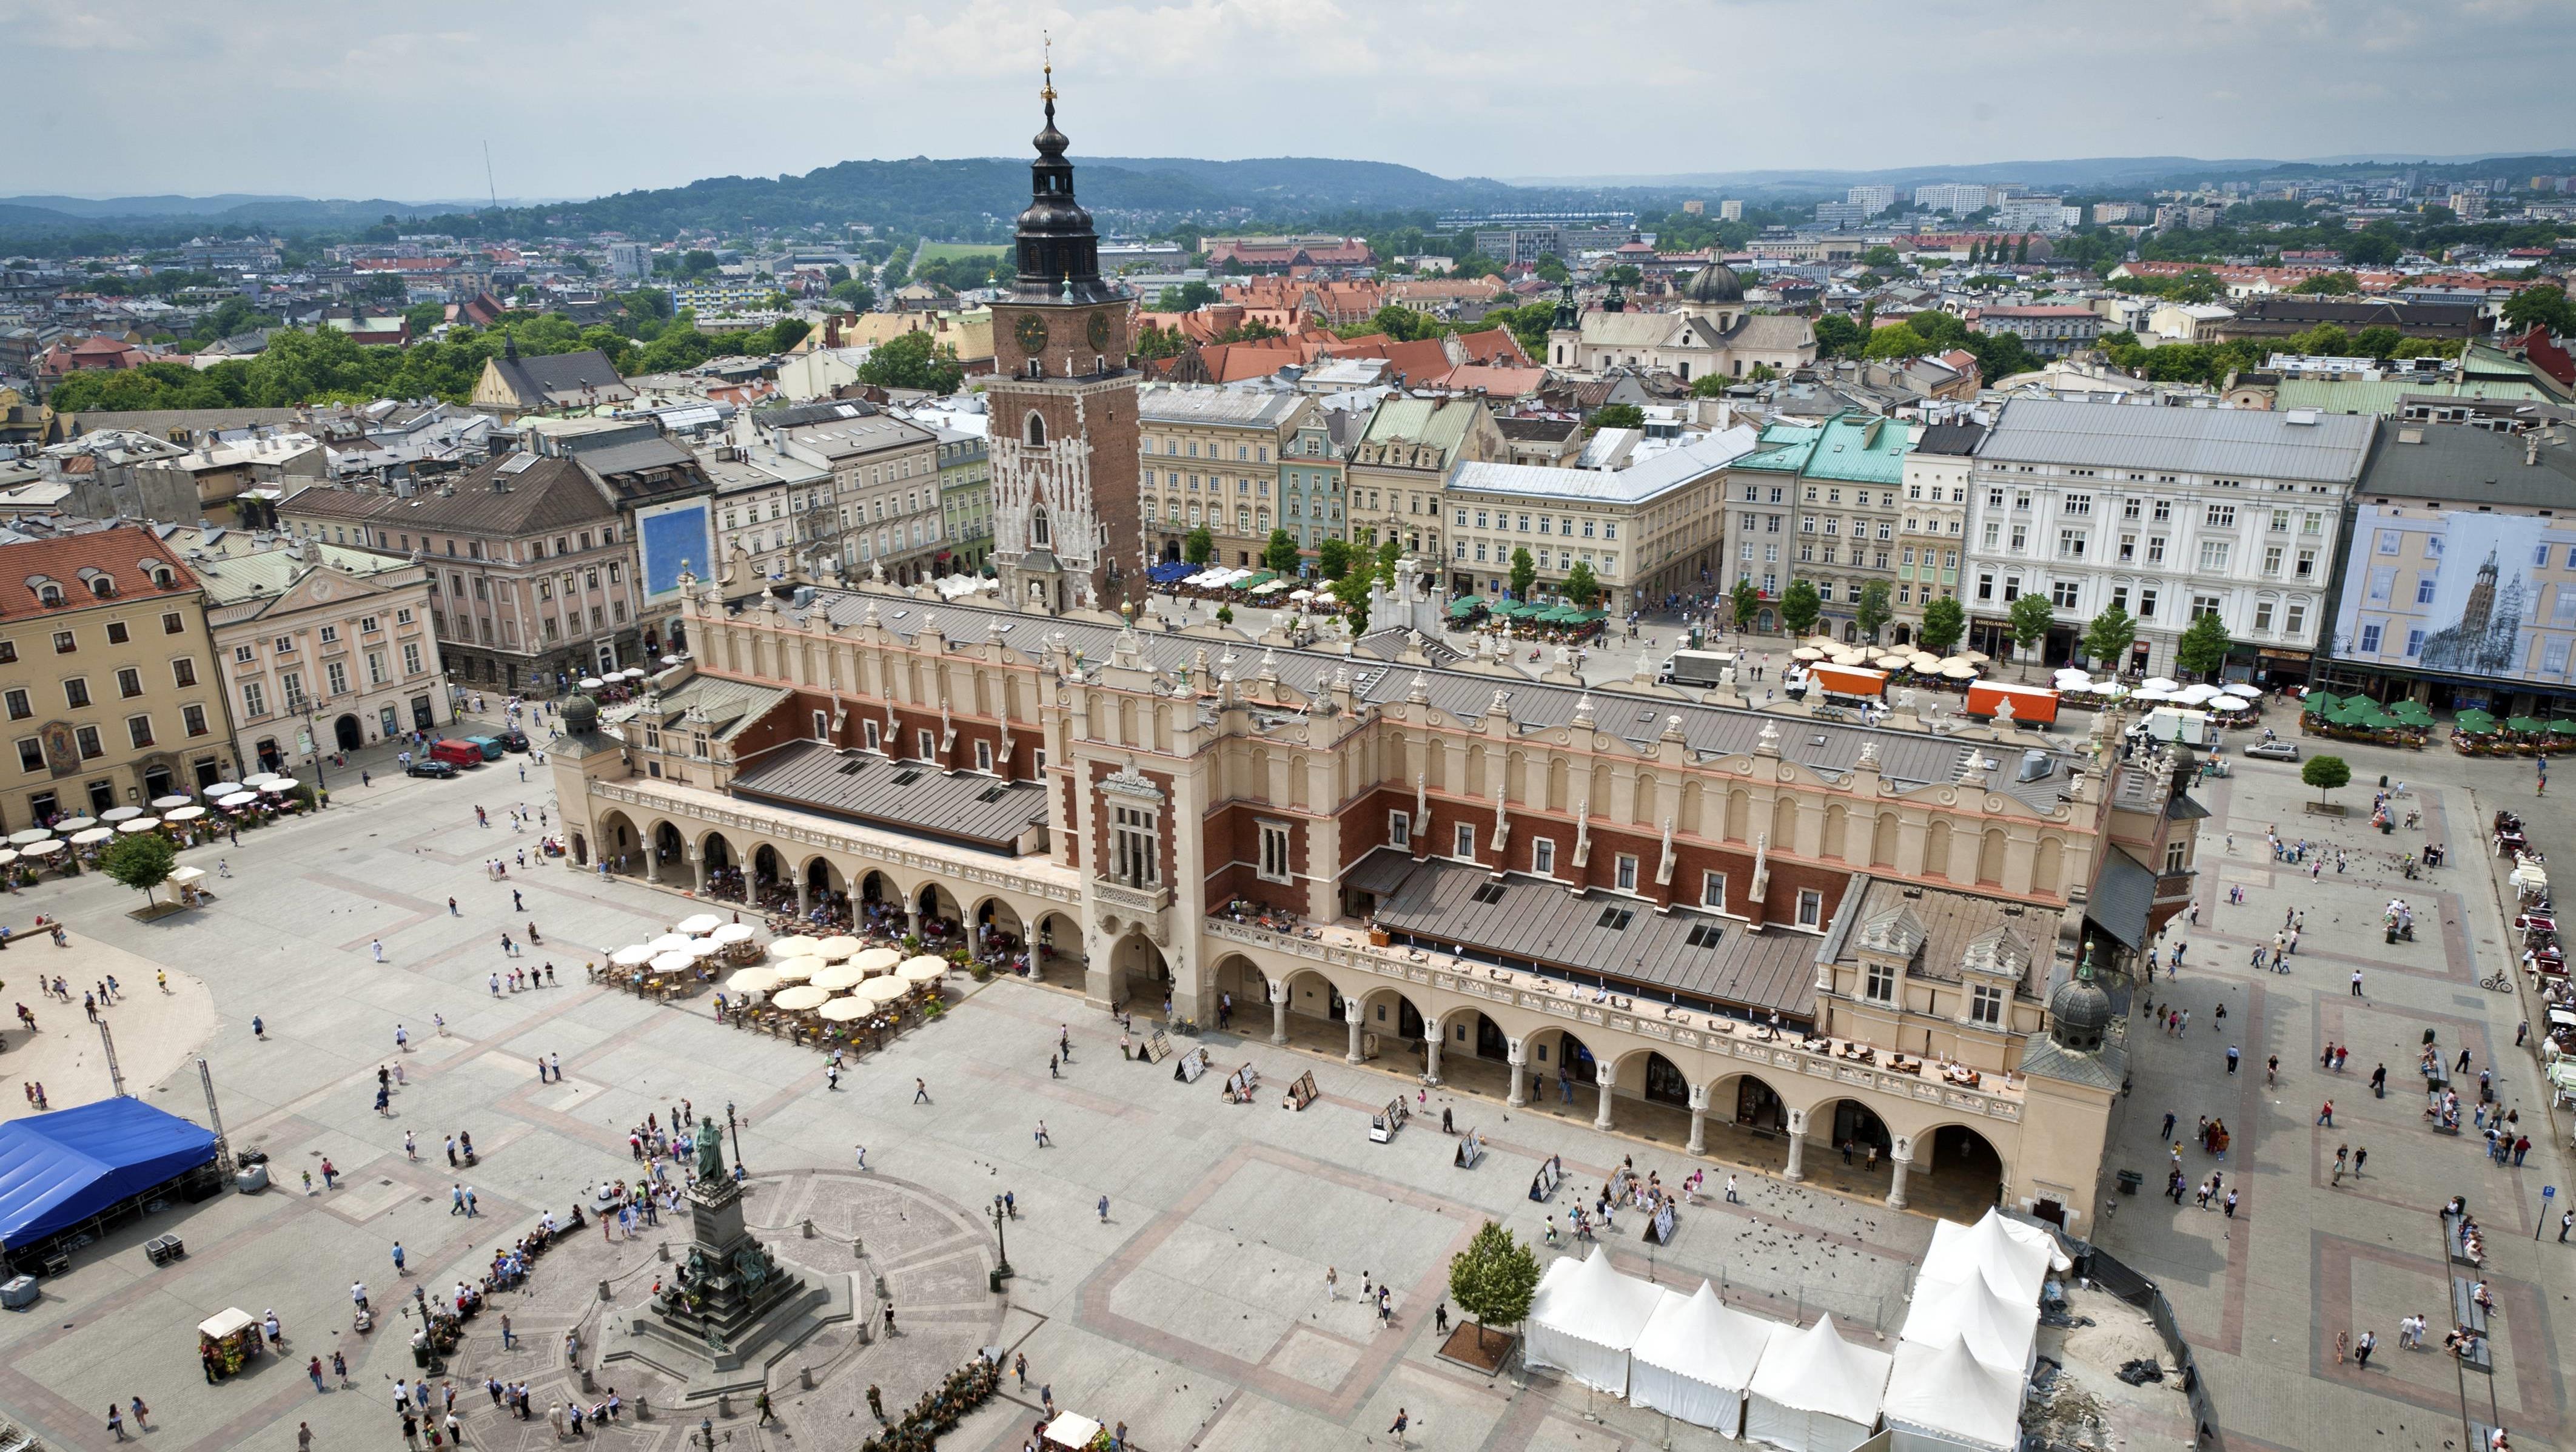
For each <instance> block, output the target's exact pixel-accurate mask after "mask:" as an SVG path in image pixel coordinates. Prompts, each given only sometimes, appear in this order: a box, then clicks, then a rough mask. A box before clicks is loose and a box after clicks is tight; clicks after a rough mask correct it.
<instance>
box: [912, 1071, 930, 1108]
mask: <svg viewBox="0 0 2576 1452" xmlns="http://www.w3.org/2000/svg"><path fill="white" fill-rule="evenodd" d="M912 1102H913V1103H915V1104H928V1103H929V1102H930V1086H929V1085H928V1084H927V1083H924V1082H923V1081H922V1080H921V1079H920V1078H919V1077H918V1076H915V1077H914V1079H913V1081H912Z"/></svg>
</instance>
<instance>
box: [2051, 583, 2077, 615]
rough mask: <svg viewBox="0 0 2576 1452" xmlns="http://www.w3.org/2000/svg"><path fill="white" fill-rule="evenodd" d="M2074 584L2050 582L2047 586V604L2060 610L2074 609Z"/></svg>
mask: <svg viewBox="0 0 2576 1452" xmlns="http://www.w3.org/2000/svg"><path fill="white" fill-rule="evenodd" d="M2076 593H2077V592H2076V584H2075V582H2074V581H2073V580H2052V581H2050V582H2049V585H2048V603H2049V604H2051V605H2054V606H2056V607H2057V608H2058V609H2060V610H2072V609H2074V608H2075V601H2076Z"/></svg>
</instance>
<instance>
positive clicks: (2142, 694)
mask: <svg viewBox="0 0 2576 1452" xmlns="http://www.w3.org/2000/svg"><path fill="white" fill-rule="evenodd" d="M2130 694H2132V695H2134V696H2136V697H2137V698H2138V699H2139V700H2141V701H2170V700H2172V699H2173V698H2174V696H2173V692H2171V691H2160V690H2157V689H2156V688H2155V687H2154V686H2140V687H2138V688H2137V690H2135V691H2133V692H2131V693H2130Z"/></svg>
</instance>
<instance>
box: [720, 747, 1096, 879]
mask: <svg viewBox="0 0 2576 1452" xmlns="http://www.w3.org/2000/svg"><path fill="white" fill-rule="evenodd" d="M733 790H734V794H735V795H737V796H746V797H753V798H757V799H761V800H766V801H773V802H779V803H782V804H785V805H787V806H792V807H799V808H803V809H804V810H807V811H812V812H820V813H822V814H824V815H825V816H833V817H840V818H843V819H845V820H849V821H857V822H863V823H865V824H867V825H868V826H871V827H880V828H883V829H885V830H888V831H893V832H905V833H910V834H912V835H915V836H923V837H934V838H938V839H940V840H942V841H948V842H955V843H960V844H963V845H966V846H973V847H980V848H983V849H984V850H986V851H989V852H1003V853H1015V852H1017V851H1018V850H1019V845H1020V838H1021V837H1022V835H1023V834H1025V833H1026V832H1027V831H1028V829H1029V827H1030V826H1031V825H1032V824H1033V823H1039V822H1044V821H1045V820H1046V810H1047V806H1046V788H1044V787H1042V786H1039V785H1038V784H1037V783H1035V782H1012V781H1004V780H1003V779H1002V778H1000V777H996V776H984V775H981V774H978V773H974V772H959V773H954V774H951V773H947V772H942V771H941V770H940V769H939V768H938V767H936V766H932V765H929V764H928V763H925V762H909V761H896V760H892V759H890V758H888V757H885V756H883V755H880V754H878V753H876V752H871V751H843V750H841V749H840V748H838V747H836V746H831V745H828V744H826V743H824V742H820V741H792V742H789V743H788V744H786V745H785V746H781V747H778V748H776V749H775V750H772V751H768V752H764V753H762V754H761V755H759V756H757V757H754V758H753V759H752V760H751V761H750V762H749V763H748V764H746V765H745V766H744V767H743V768H742V769H741V770H740V771H738V772H736V773H735V774H734V779H733Z"/></svg>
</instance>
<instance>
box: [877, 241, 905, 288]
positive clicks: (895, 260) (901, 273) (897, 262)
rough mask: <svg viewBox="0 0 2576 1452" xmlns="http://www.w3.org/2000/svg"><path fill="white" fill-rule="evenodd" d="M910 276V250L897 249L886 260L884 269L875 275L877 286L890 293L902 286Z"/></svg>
mask: <svg viewBox="0 0 2576 1452" xmlns="http://www.w3.org/2000/svg"><path fill="white" fill-rule="evenodd" d="M911 276H912V249H911V248H909V247H898V248H896V249H895V250H894V252H893V254H892V255H891V256H889V257H887V258H886V260H885V267H884V269H883V270H882V271H880V272H879V273H878V274H877V284H878V285H879V286H880V287H883V288H884V289H885V290H886V291H888V292H892V291H894V290H895V289H896V288H899V287H901V286H903V285H904V283H905V282H906V281H907V280H909V279H910V278H911Z"/></svg>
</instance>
